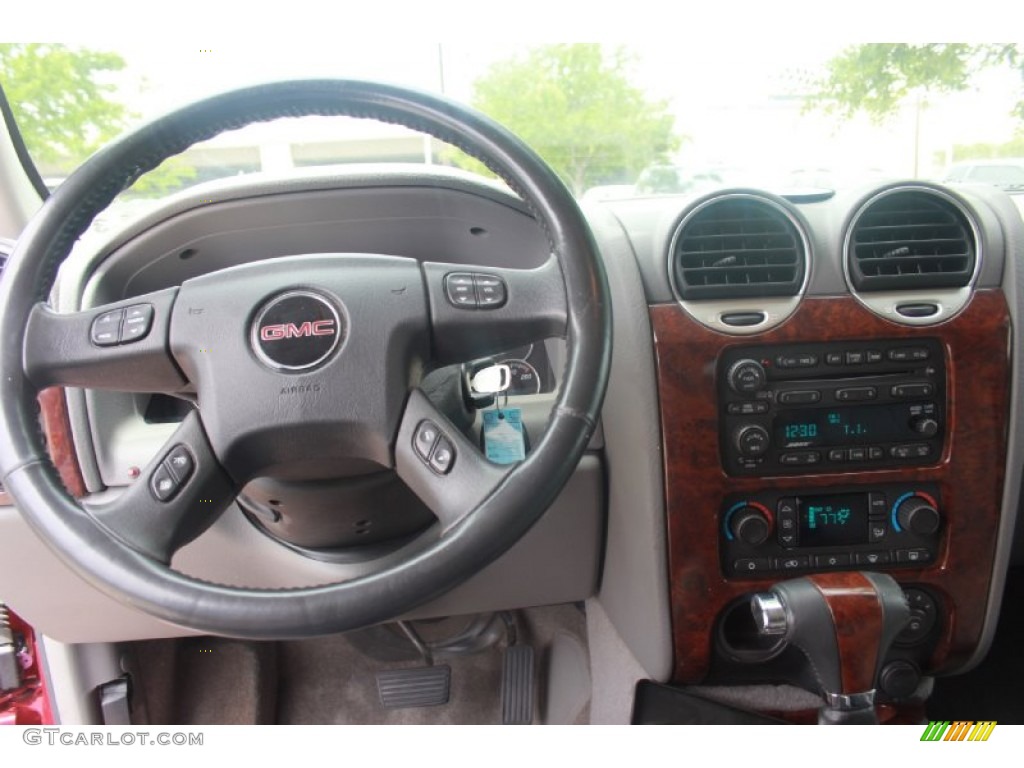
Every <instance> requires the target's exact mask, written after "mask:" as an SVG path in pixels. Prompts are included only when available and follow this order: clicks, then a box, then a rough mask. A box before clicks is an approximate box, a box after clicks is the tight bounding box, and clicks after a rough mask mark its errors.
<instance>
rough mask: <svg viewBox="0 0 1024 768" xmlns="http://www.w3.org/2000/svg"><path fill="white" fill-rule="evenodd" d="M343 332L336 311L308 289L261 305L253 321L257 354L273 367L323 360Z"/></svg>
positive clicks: (293, 368) (291, 368)
mask: <svg viewBox="0 0 1024 768" xmlns="http://www.w3.org/2000/svg"><path fill="white" fill-rule="evenodd" d="M344 333H345V328H344V326H343V325H342V322H341V316H340V315H339V314H338V311H337V310H336V309H335V308H334V305H333V304H331V302H329V301H328V300H327V299H326V298H324V297H323V296H321V295H319V294H317V293H312V292H311V291H289V292H287V293H283V294H281V295H279V296H277V297H275V298H273V299H271V300H270V301H269V302H267V303H266V304H264V305H263V307H262V309H260V311H259V312H258V313H257V314H256V320H255V322H253V324H252V333H251V343H252V348H253V351H254V352H255V353H256V357H258V358H259V359H260V361H261V362H263V363H264V364H265V365H267V366H268V367H270V368H273V369H274V370H278V371H284V372H297V371H305V370H308V369H310V368H314V367H316V366H318V365H320V364H321V363H322V362H324V361H325V360H326V359H327V358H328V357H330V356H331V354H332V353H333V352H334V350H336V349H337V348H338V344H339V343H340V342H341V340H342V337H343V335H344Z"/></svg>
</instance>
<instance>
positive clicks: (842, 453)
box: [828, 448, 846, 461]
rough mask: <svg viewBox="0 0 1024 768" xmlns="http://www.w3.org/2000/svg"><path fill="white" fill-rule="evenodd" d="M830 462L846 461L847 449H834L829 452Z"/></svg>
mask: <svg viewBox="0 0 1024 768" xmlns="http://www.w3.org/2000/svg"><path fill="white" fill-rule="evenodd" d="M828 460H829V461H846V449H845V448H832V449H831V450H829V452H828Z"/></svg>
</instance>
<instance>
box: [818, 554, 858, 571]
mask: <svg viewBox="0 0 1024 768" xmlns="http://www.w3.org/2000/svg"><path fill="white" fill-rule="evenodd" d="M849 564H850V556H849V555H848V554H846V553H845V552H840V553H837V554H834V555H815V556H814V566H815V567H816V568H842V567H844V566H847V565H849Z"/></svg>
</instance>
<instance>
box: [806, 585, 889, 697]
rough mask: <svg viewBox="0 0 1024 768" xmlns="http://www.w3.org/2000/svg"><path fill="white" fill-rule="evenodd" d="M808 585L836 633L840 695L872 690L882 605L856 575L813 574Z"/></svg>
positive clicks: (879, 641)
mask: <svg viewBox="0 0 1024 768" xmlns="http://www.w3.org/2000/svg"><path fill="white" fill-rule="evenodd" d="M810 580H811V583H812V584H814V586H815V588H816V589H817V590H818V591H819V592H820V593H821V595H822V597H824V598H825V603H826V604H827V605H828V610H829V612H830V613H831V614H832V623H833V624H834V625H835V630H836V647H837V648H838V649H839V664H840V680H841V681H842V686H843V690H842V691H841V693H864V692H865V691H870V690H872V689H873V688H874V687H875V670H876V669H877V668H878V647H879V645H880V644H881V642H882V620H883V616H882V603H881V602H880V601H879V599H878V592H877V591H876V590H875V587H874V585H873V584H872V583H871V582H870V581H868V580H867V578H865V577H864V574H862V573H859V572H857V571H850V572H847V573H817V574H814V575H812V576H810Z"/></svg>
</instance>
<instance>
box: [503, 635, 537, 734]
mask: <svg viewBox="0 0 1024 768" xmlns="http://www.w3.org/2000/svg"><path fill="white" fill-rule="evenodd" d="M533 698H534V673H533V646H530V645H510V646H508V648H506V649H505V658H504V659H503V661H502V669H501V722H502V724H504V725H529V724H530V723H531V722H533Z"/></svg>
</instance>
